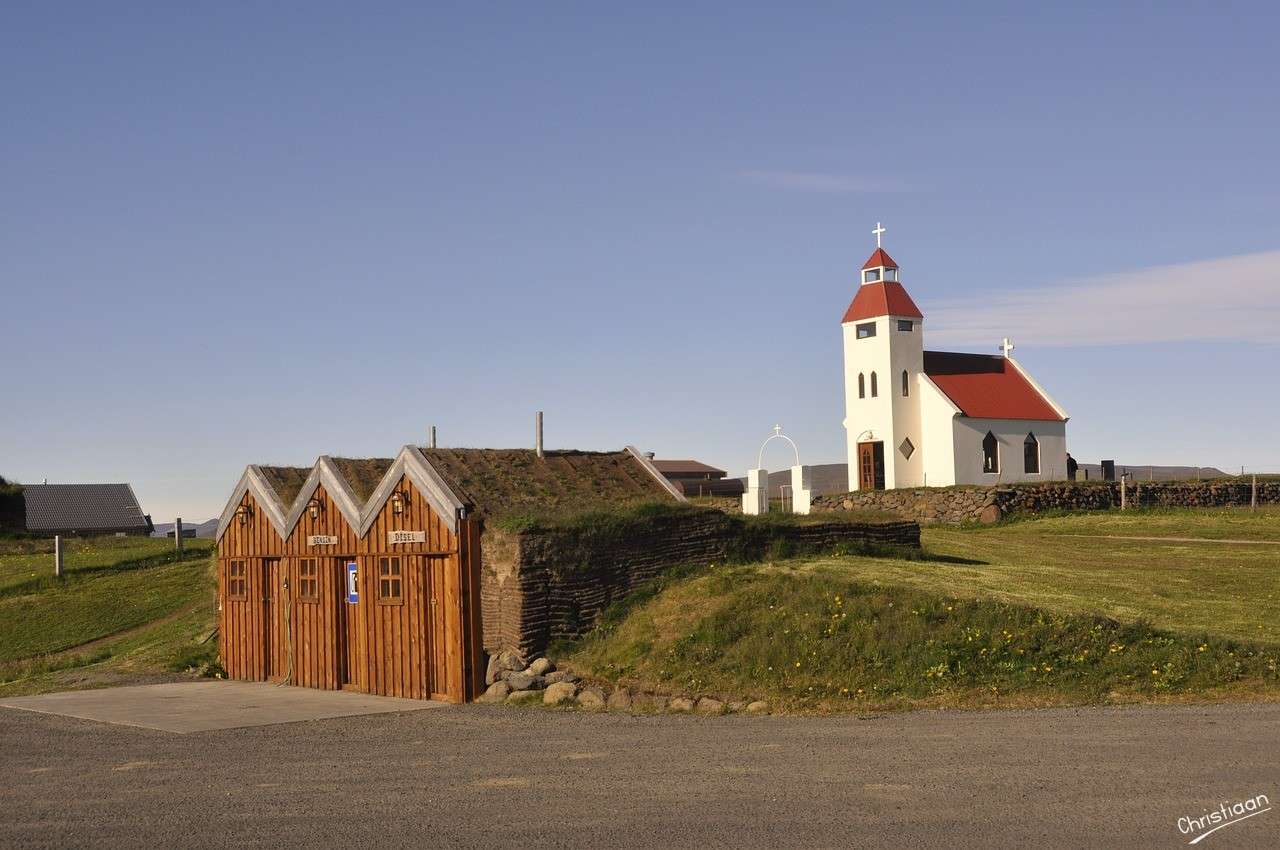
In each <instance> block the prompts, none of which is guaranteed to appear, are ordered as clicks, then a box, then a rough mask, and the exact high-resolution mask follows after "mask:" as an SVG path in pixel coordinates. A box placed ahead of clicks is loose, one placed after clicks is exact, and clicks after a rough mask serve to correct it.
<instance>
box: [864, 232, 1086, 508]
mask: <svg viewBox="0 0 1280 850" xmlns="http://www.w3.org/2000/svg"><path fill="white" fill-rule="evenodd" d="M873 232H874V233H875V235H876V250H875V252H874V253H873V254H872V255H871V256H870V257H869V258H868V259H867V262H866V263H865V264H864V265H863V267H862V279H861V281H860V282H859V286H858V291H857V292H856V293H855V294H854V297H853V301H852V302H851V303H850V304H849V308H848V309H847V310H845V313H844V318H843V319H842V320H841V323H842V326H843V330H844V366H845V420H844V427H845V432H846V435H847V439H848V449H849V489H850V490H864V489H886V488H895V487H920V486H949V485H952V484H996V483H1006V482H1011V481H1048V480H1054V479H1065V478H1066V475H1067V428H1066V426H1067V414H1066V412H1065V411H1064V410H1063V409H1062V408H1061V407H1059V406H1058V404H1057V403H1056V402H1054V400H1053V399H1052V398H1050V397H1049V394H1048V393H1046V392H1045V390H1044V388H1043V387H1041V386H1040V385H1039V384H1038V383H1036V381H1035V379H1033V378H1032V377H1031V376H1030V375H1029V374H1028V373H1027V372H1026V370H1025V369H1023V367H1022V366H1021V365H1020V364H1019V363H1018V362H1017V361H1016V360H1014V359H1013V357H1012V356H1011V352H1012V351H1013V344H1012V343H1010V342H1009V340H1008V339H1007V338H1006V339H1005V340H1004V341H1003V343H1002V344H1001V346H1000V354H997V355H987V354H958V353H952V352H944V351H925V350H924V327H923V326H924V314H923V313H921V311H920V308H919V307H917V306H916V303H915V302H914V301H913V300H912V299H911V296H910V295H909V294H907V290H906V288H905V287H904V286H903V285H902V281H901V277H900V269H899V267H898V264H897V263H896V262H895V261H894V259H893V258H892V257H890V256H889V254H888V252H887V251H885V250H884V248H882V247H881V246H880V236H881V235H882V234H883V233H884V232H885V231H884V228H883V227H881V226H880V225H879V224H877V225H876V229H875V231H873Z"/></svg>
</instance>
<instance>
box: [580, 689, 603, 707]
mask: <svg viewBox="0 0 1280 850" xmlns="http://www.w3.org/2000/svg"><path fill="white" fill-rule="evenodd" d="M578 705H580V706H582V707H583V708H585V709H586V710H588V711H602V710H604V707H605V698H604V691H602V690H600V689H599V688H591V687H587V688H583V689H582V690H581V691H580V692H579V693H578Z"/></svg>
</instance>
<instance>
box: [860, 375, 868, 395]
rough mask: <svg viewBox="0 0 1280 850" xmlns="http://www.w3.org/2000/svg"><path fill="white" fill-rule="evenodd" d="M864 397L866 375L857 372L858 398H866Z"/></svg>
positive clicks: (865, 392)
mask: <svg viewBox="0 0 1280 850" xmlns="http://www.w3.org/2000/svg"><path fill="white" fill-rule="evenodd" d="M866 397H867V376H866V375H864V374H862V373H861V372H859V373H858V398H866Z"/></svg>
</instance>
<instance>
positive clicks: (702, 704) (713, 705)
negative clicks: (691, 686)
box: [695, 697, 724, 714]
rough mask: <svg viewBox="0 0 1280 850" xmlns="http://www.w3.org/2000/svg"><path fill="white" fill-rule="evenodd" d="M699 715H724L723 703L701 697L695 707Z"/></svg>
mask: <svg viewBox="0 0 1280 850" xmlns="http://www.w3.org/2000/svg"><path fill="white" fill-rule="evenodd" d="M695 708H696V709H697V712H698V713H699V714H724V703H722V702H721V701H720V700H718V699H712V698H711V697H703V698H702V699H700V700H698V704H697V706H695Z"/></svg>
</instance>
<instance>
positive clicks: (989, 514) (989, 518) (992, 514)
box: [978, 505, 1004, 525]
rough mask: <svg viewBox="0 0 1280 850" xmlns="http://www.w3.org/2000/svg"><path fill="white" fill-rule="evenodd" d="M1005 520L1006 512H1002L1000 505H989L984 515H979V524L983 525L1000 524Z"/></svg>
mask: <svg viewBox="0 0 1280 850" xmlns="http://www.w3.org/2000/svg"><path fill="white" fill-rule="evenodd" d="M1003 518H1004V511H1002V510H1000V506H999V505H987V506H986V507H985V508H983V509H982V513H980V514H978V522H980V523H982V524H983V525H991V523H993V522H999V521H1000V520H1001V519H1003Z"/></svg>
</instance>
